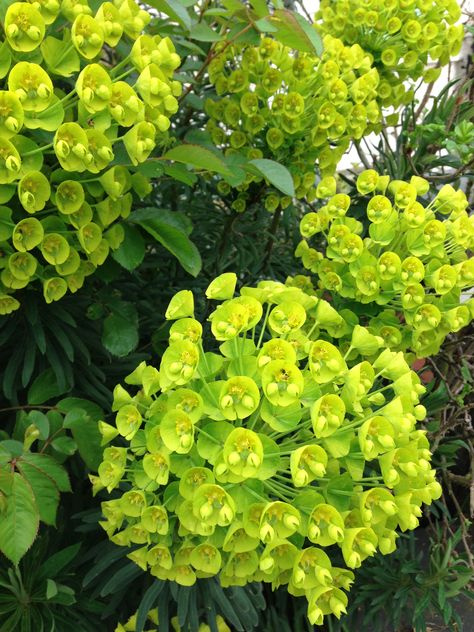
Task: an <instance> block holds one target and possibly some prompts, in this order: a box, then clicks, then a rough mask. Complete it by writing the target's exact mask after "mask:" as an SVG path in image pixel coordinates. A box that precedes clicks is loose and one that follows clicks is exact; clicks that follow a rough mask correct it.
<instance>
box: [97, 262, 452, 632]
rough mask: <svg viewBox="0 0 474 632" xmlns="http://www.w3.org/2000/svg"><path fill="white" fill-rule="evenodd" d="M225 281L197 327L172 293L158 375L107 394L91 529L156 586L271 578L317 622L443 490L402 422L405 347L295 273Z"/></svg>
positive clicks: (141, 370)
mask: <svg viewBox="0 0 474 632" xmlns="http://www.w3.org/2000/svg"><path fill="white" fill-rule="evenodd" d="M235 281H236V277H235V276H233V277H232V275H231V274H229V273H226V275H225V276H223V277H218V278H217V279H215V280H214V281H213V282H212V283H211V285H210V287H209V288H208V291H207V296H209V297H216V295H217V296H220V298H217V299H216V300H218V301H219V304H218V306H217V307H216V308H215V309H214V311H213V312H212V313H211V315H210V317H209V320H210V328H209V325H208V324H204V328H203V326H202V325H203V323H201V322H200V321H199V320H198V319H197V318H195V316H194V300H193V295H192V293H191V292H188V291H182V292H180V293H178V295H176V296H175V297H174V298H173V299H172V300H171V303H170V306H169V307H168V310H167V316H168V319H169V320H170V321H171V323H172V324H171V328H170V341H169V346H168V347H167V349H166V351H165V352H164V354H163V356H162V358H161V363H160V366H159V367H157V368H155V367H153V366H151V365H147V364H146V363H145V362H142V363H141V364H140V365H139V366H138V367H137V368H136V369H135V371H134V372H133V373H132V374H130V375H129V376H128V377H127V378H125V383H126V387H123V386H121V385H118V386H117V387H116V389H115V391H114V402H113V411H114V412H115V413H116V418H115V421H114V422H112V423H106V422H101V423H100V430H101V433H102V436H103V443H104V445H106V446H108V447H106V448H105V449H104V459H103V462H102V464H101V466H100V468H99V471H98V475H97V476H91V481H92V483H93V489H94V492H95V493H96V492H98V491H99V490H101V489H104V488H106V489H107V491H108V492H110V493H112V492H113V493H114V498H113V499H112V500H107V501H105V502H103V503H102V511H103V517H104V519H103V520H102V521H101V525H102V526H103V528H104V529H105V530H106V532H107V534H108V535H109V537H110V539H111V540H112V541H113V542H114V543H116V544H118V545H121V546H130V545H138V546H137V548H136V549H135V550H134V551H133V552H132V553H130V554H129V557H130V559H132V560H133V561H134V562H135V563H137V564H138V565H139V566H140V567H141V568H142V569H143V570H149V571H150V572H151V574H152V575H154V576H155V577H158V578H159V579H163V580H171V581H176V582H178V583H179V584H181V585H185V586H190V585H192V584H194V582H195V581H196V579H197V578H199V577H210V576H213V575H217V574H218V575H219V579H220V582H221V584H222V585H223V586H228V585H243V584H245V583H247V582H252V581H263V582H270V583H271V584H272V585H273V586H275V587H276V586H279V585H286V586H287V588H288V590H289V592H291V593H292V594H294V595H305V596H306V598H307V600H308V616H309V619H310V621H311V622H312V623H316V624H321V623H322V622H323V618H324V616H325V615H327V614H329V613H334V614H335V615H336V616H337V617H340V616H341V615H342V613H344V612H345V610H346V605H347V600H348V597H347V595H346V592H345V591H347V590H348V589H349V587H350V585H351V583H352V581H353V573H352V571H351V569H354V568H357V567H359V566H360V565H361V564H362V563H363V561H364V560H365V559H366V558H367V557H369V556H371V555H373V554H374V553H375V552H376V551H377V550H379V551H381V552H382V553H383V554H389V553H391V552H392V551H394V550H395V548H396V539H397V537H398V529H401V530H403V531H405V530H407V529H414V528H415V527H416V526H417V525H418V518H419V516H420V515H421V505H422V504H423V503H430V502H431V501H432V499H433V498H437V497H439V495H440V493H441V487H440V485H439V483H438V482H437V481H436V478H435V471H434V470H433V469H432V468H431V465H430V459H431V452H430V449H429V444H428V440H427V438H426V435H425V432H424V431H423V430H421V429H419V428H417V421H418V420H422V419H423V418H424V417H425V414H426V410H425V408H424V406H422V405H421V404H420V397H421V395H422V394H423V393H424V391H425V388H424V386H423V385H422V384H421V383H420V380H419V378H418V376H417V375H416V373H414V372H413V371H412V370H411V369H410V367H409V365H408V364H407V361H406V360H405V358H404V355H403V353H401V352H394V351H391V350H389V349H387V348H386V347H385V346H384V345H385V340H384V339H383V338H382V337H380V336H377V335H374V334H371V333H370V332H369V331H368V330H367V329H365V328H364V327H362V326H360V325H359V324H357V318H356V322H354V319H353V318H352V317H350V316H349V314H348V313H344V314H343V315H341V314H338V312H337V311H336V310H335V309H334V308H333V307H332V306H331V305H330V304H329V303H327V302H326V301H325V300H324V299H322V298H318V297H317V296H316V293H315V292H314V290H313V289H312V287H311V284H310V283H309V281H308V279H306V278H301V277H297V278H295V279H289V280H288V281H287V283H286V284H282V283H278V282H273V281H263V282H261V283H259V284H258V286H257V287H244V288H242V290H241V292H240V295H238V296H235V297H234V296H233V294H232V290H233V288H234V287H235ZM221 288H224V290H221ZM221 292H222V294H223V296H221ZM211 300H212V299H211ZM209 329H210V330H211V332H209ZM203 331H204V333H205V334H206V336H207V335H208V334H210V335H211V336H213V337H214V339H215V340H214V344H213V348H214V349H216V350H215V351H205V350H204V346H203V342H202V336H203ZM111 441H113V443H114V445H110V443H111ZM334 545H335V546H337V547H339V549H340V554H341V559H343V560H344V563H343V564H342V565H341V564H340V563H337V561H336V558H335V557H334V555H333V553H332V550H330V549H327V547H331V546H334Z"/></svg>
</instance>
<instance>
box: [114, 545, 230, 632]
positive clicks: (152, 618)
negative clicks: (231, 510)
mask: <svg viewBox="0 0 474 632" xmlns="http://www.w3.org/2000/svg"><path fill="white" fill-rule="evenodd" d="M212 548H214V547H209V550H212ZM216 550H217V549H216ZM171 626H172V628H173V631H174V632H181V629H182V628H181V627H180V625H179V621H178V617H171ZM215 626H216V629H217V631H218V632H230V628H229V626H228V625H227V623H226V622H225V620H224V619H223V618H222V617H221V615H220V614H218V615H217V616H216V618H215ZM136 629H137V613H135V614H133V615H132V616H131V617H130V618H129V619H128V621H127V622H126V623H123V624H122V623H119V624H118V625H117V627H116V628H115V632H135V630H136ZM143 630H144V632H159V613H158V609H157V608H154V609H153V610H150V611H149V612H148V614H147V619H146V622H145V627H144V628H143ZM197 632H211V628H210V627H209V625H208V624H207V623H201V624H199V627H198V628H197Z"/></svg>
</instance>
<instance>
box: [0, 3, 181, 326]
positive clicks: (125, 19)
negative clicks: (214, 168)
mask: <svg viewBox="0 0 474 632" xmlns="http://www.w3.org/2000/svg"><path fill="white" fill-rule="evenodd" d="M7 5H8V6H6V7H5V9H4V12H3V14H4V24H3V26H4V31H5V38H4V39H5V41H4V42H3V43H2V51H3V52H2V55H1V61H0V75H1V79H0V185H1V188H2V191H1V193H0V198H1V203H2V204H8V208H9V209H10V210H11V215H10V216H9V219H8V222H7V224H5V225H6V226H8V231H9V235H8V236H7V237H6V238H5V239H3V238H2V241H3V242H5V248H6V249H7V250H8V253H9V255H10V254H12V253H11V252H10V250H12V249H13V253H14V251H15V250H17V251H18V252H24V251H25V250H28V251H29V249H30V246H29V244H30V243H31V240H28V236H27V235H26V234H25V239H24V240H23V241H22V240H21V239H19V238H18V237H19V235H20V233H22V232H24V231H25V230H26V229H27V226H29V227H30V228H31V226H32V224H23V223H22V222H24V220H26V219H27V218H29V216H30V215H33V214H36V215H37V217H38V220H39V221H40V222H41V226H42V229H43V230H44V233H45V235H46V236H47V238H48V242H47V243H49V245H51V243H52V239H50V238H49V235H51V234H53V235H55V236H58V237H59V236H60V237H61V239H62V240H64V242H65V244H66V245H65V244H64V243H63V242H61V248H59V247H58V248H56V249H55V251H58V252H59V251H60V252H61V253H63V252H64V253H66V251H67V249H69V253H75V254H72V255H70V254H69V255H67V256H66V259H65V260H64V257H62V256H59V258H58V257H57V256H56V254H54V256H53V255H51V253H49V249H48V247H47V244H43V242H42V240H40V241H39V242H38V243H37V244H36V245H35V246H31V254H32V257H33V258H34V261H36V268H35V269H34V270H33V271H32V272H31V274H30V275H28V276H27V277H26V278H23V279H22V280H21V282H23V285H21V287H20V285H19V284H18V283H19V282H20V280H19V279H18V280H17V281H15V280H13V279H12V278H11V277H10V270H8V271H5V269H3V273H2V274H1V275H0V295H2V296H4V297H6V296H9V295H11V296H12V300H7V299H4V300H3V301H1V302H0V315H3V314H8V313H10V312H11V311H12V310H14V309H17V308H19V307H20V301H18V300H17V299H16V298H14V295H15V292H16V290H18V289H21V288H22V287H27V286H29V285H30V284H33V285H38V286H39V287H41V285H42V286H43V295H44V297H45V300H47V301H48V302H50V301H53V300H60V298H61V297H62V296H63V295H64V293H65V292H63V291H62V290H63V288H64V287H65V288H66V292H76V291H77V290H78V289H79V288H80V287H82V285H83V283H84V280H85V278H86V277H87V276H89V275H90V274H93V273H94V271H95V270H96V268H97V267H99V266H101V265H103V264H104V263H105V261H106V260H107V259H108V257H109V256H110V254H111V253H113V252H114V251H116V250H119V249H120V247H121V245H122V243H123V242H124V240H125V238H126V235H125V232H124V228H123V225H122V224H123V220H125V219H126V218H127V217H128V215H129V214H130V212H131V209H132V205H133V203H134V201H135V200H140V201H142V200H143V199H145V198H146V197H147V196H148V195H150V194H151V193H152V191H153V187H152V185H151V178H150V177H148V176H147V175H146V174H145V171H143V172H142V169H143V168H142V167H141V165H142V164H143V163H144V162H145V161H147V160H148V159H149V158H150V156H151V155H152V152H156V151H157V150H158V149H159V148H162V147H164V146H165V145H166V144H167V142H168V141H169V133H168V131H167V130H168V129H169V127H170V125H171V120H170V119H171V117H172V116H173V115H174V114H175V113H176V112H177V109H178V101H177V97H179V95H180V94H181V82H180V81H178V80H177V79H175V78H174V73H175V71H176V70H177V68H178V67H179V66H180V64H181V59H180V57H179V55H178V54H177V52H176V49H175V47H174V44H173V42H172V41H171V39H170V37H168V36H167V35H165V34H162V35H160V34H158V33H156V32H155V31H156V29H155V28H153V35H151V34H149V33H148V32H147V29H148V24H149V22H150V20H151V16H150V14H149V13H148V12H147V11H145V10H144V9H142V8H141V7H140V5H139V3H138V2H136V1H135V0H114V1H113V2H102V1H101V0H98V1H95V2H94V3H92V4H90V3H89V2H88V1H87V0H63V1H62V2H57V1H56V0H39V1H36V2H33V1H30V0H28V1H17V2H8V3H7ZM58 33H60V35H58ZM142 53H143V54H142ZM58 163H59V164H58ZM4 185H5V186H4ZM3 219H4V218H2V220H3ZM2 226H3V223H2ZM35 226H36V225H35ZM15 227H16V228H15ZM38 230H39V229H37V226H36V227H35V230H34V231H31V232H32V235H33V232H35V234H36V232H38ZM13 235H14V237H13ZM55 238H56V237H55ZM23 243H28V247H27V248H26V247H24V246H23ZM43 246H44V247H43ZM48 253H49V255H48ZM114 254H115V253H114ZM69 256H71V259H69ZM117 260H119V261H121V262H124V261H125V258H124V256H120V254H119V255H118V256H117ZM22 261H26V260H25V258H23V259H22ZM29 261H30V262H31V261H32V260H31V259H29ZM66 261H68V262H69V263H68V265H66ZM127 265H128V264H127ZM17 268H18V266H16V267H15V269H17ZM29 269H30V270H31V269H32V268H31V266H29ZM127 269H128V268H127ZM12 274H13V273H12ZM53 274H54V275H58V276H57V277H56V276H55V277H54V278H55V279H56V278H61V279H62V280H61V282H57V281H56V280H55V281H54V283H53V282H52V281H49V279H51V278H52V277H53ZM23 277H25V275H23ZM53 288H56V289H55V290H54V291H53ZM60 289H61V291H59V290H60Z"/></svg>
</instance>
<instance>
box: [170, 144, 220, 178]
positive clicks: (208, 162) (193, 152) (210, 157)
mask: <svg viewBox="0 0 474 632" xmlns="http://www.w3.org/2000/svg"><path fill="white" fill-rule="evenodd" d="M163 158H164V159H165V160H175V161H176V162H182V163H183V164H185V165H192V166H193V167H196V168H197V169H203V170H204V171H214V172H215V173H220V174H221V175H224V176H228V175H231V173H230V171H229V169H228V167H227V165H226V164H225V162H224V160H223V159H222V158H221V157H220V156H219V155H217V154H216V153H214V152H213V151H210V150H209V149H206V148H205V147H200V146H199V145H192V144H191V143H189V144H184V145H176V147H173V148H172V149H170V150H169V151H167V152H166V154H164V156H163Z"/></svg>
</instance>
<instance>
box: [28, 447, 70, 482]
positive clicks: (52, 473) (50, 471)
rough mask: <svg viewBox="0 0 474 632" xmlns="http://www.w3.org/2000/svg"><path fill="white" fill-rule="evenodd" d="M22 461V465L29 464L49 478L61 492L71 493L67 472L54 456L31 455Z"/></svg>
mask: <svg viewBox="0 0 474 632" xmlns="http://www.w3.org/2000/svg"><path fill="white" fill-rule="evenodd" d="M21 461H22V463H27V464H28V465H30V466H31V467H33V468H35V469H36V470H37V471H38V472H41V473H42V474H44V475H45V476H48V477H49V478H50V479H51V480H52V481H53V482H54V484H55V485H56V487H57V488H58V490H59V491H60V492H70V491H71V485H70V483H69V477H68V474H67V472H66V470H65V469H64V467H63V466H62V465H60V464H59V463H58V462H57V461H56V460H55V459H54V458H53V457H52V456H49V455H48V454H33V453H29V454H25V455H23V456H22V457H21Z"/></svg>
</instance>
